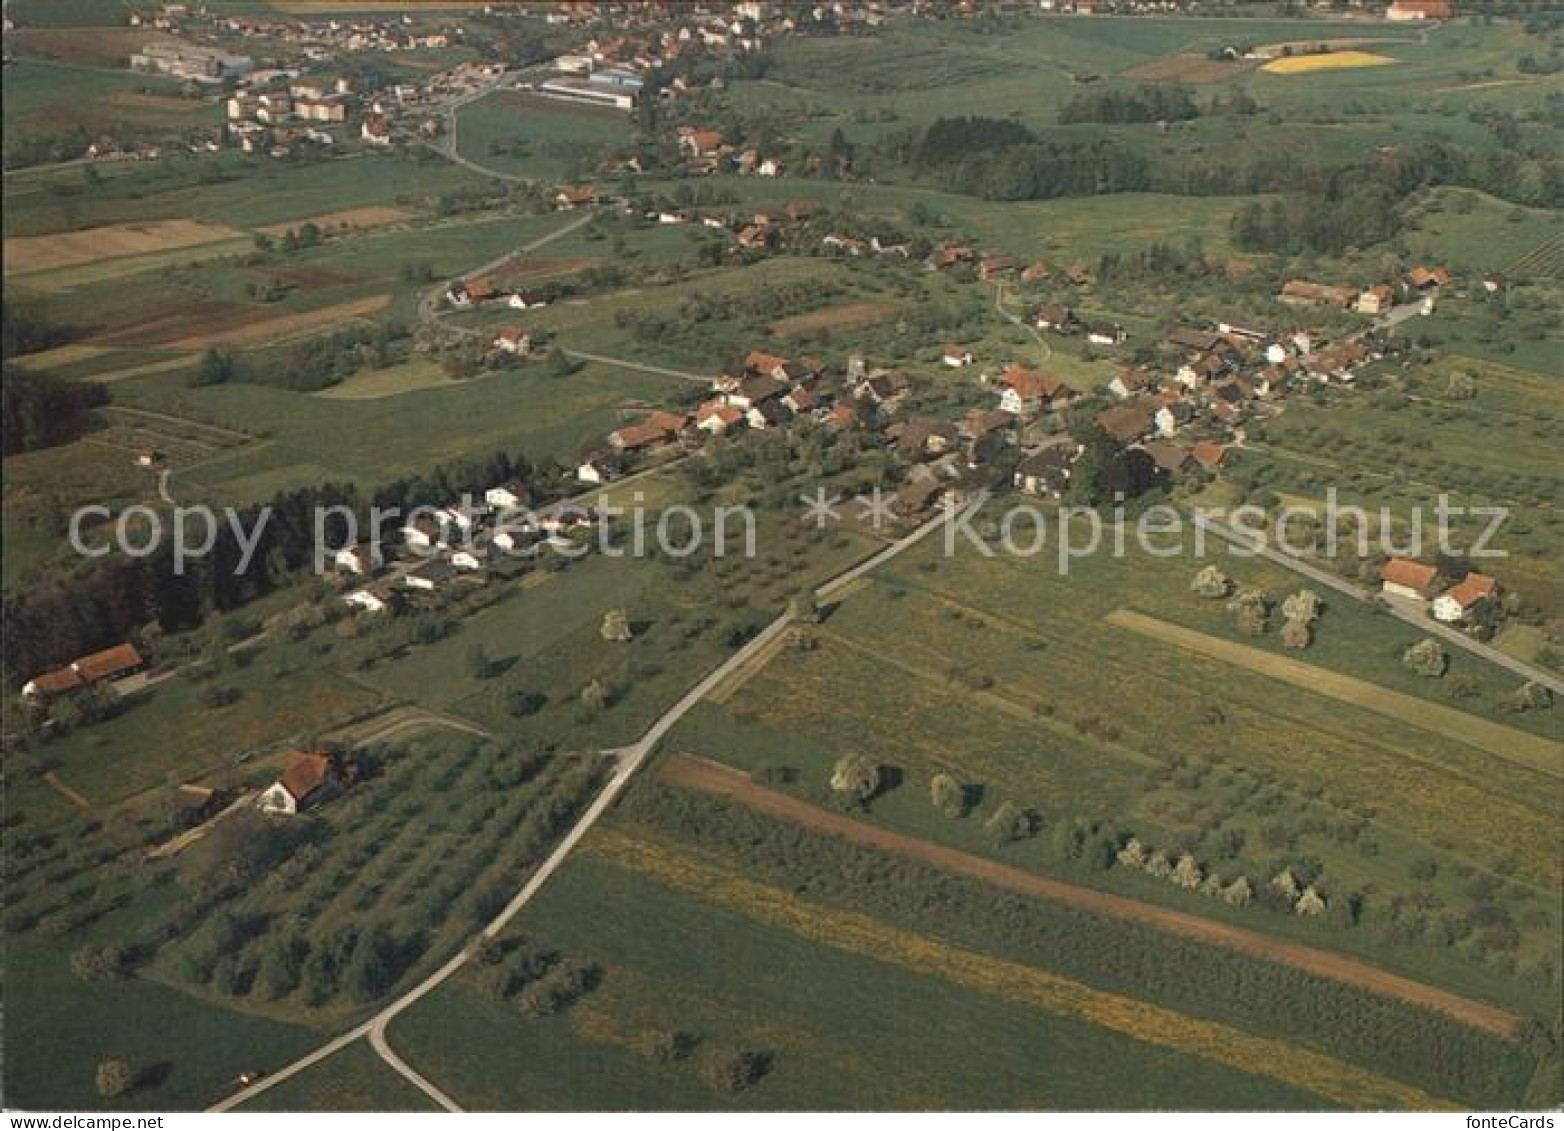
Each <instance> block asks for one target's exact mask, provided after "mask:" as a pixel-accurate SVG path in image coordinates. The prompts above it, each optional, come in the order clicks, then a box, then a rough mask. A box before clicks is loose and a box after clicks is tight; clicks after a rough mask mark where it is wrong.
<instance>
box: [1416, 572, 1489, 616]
mask: <svg viewBox="0 0 1564 1131" xmlns="http://www.w3.org/2000/svg"><path fill="white" fill-rule="evenodd" d="M1498 589H1499V583H1498V582H1497V581H1495V580H1494V579H1493V578H1491V577H1489V576H1488V575H1487V574H1483V573H1469V574H1467V575H1466V576H1465V577H1464V578H1462V579H1461V581H1460V582H1459V583H1458V584H1456V585H1454V586H1452V587H1451V588H1450V589H1448V590H1446V591H1445V592H1443V593H1441V594H1440V595H1439V596H1438V597H1435V598H1434V604H1433V610H1432V611H1433V614H1434V619H1435V620H1442V621H1444V622H1445V623H1446V624H1458V623H1459V622H1461V621H1463V620H1465V619H1466V618H1467V616H1468V615H1469V614H1470V613H1471V611H1472V609H1473V608H1474V607H1475V606H1476V605H1477V603H1478V602H1479V601H1482V600H1484V599H1486V598H1490V597H1492V596H1493V595H1494V594H1495V593H1496V592H1498Z"/></svg>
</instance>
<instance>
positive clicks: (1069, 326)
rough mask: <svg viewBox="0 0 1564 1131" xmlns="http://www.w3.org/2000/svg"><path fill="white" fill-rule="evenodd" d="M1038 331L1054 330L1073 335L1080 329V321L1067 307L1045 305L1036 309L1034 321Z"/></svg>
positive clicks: (1053, 304)
mask: <svg viewBox="0 0 1564 1131" xmlns="http://www.w3.org/2000/svg"><path fill="white" fill-rule="evenodd" d="M1035 321H1036V323H1037V328H1038V329H1039V330H1056V331H1058V332H1059V333H1061V334H1073V333H1075V331H1077V330H1078V329H1080V327H1081V320H1080V319H1079V318H1077V317H1076V316H1075V311H1073V310H1071V309H1070V308H1069V307H1068V306H1060V305H1058V304H1057V303H1045V304H1044V305H1042V306H1040V307H1038V308H1037V317H1036V319H1035Z"/></svg>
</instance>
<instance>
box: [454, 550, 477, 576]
mask: <svg viewBox="0 0 1564 1131" xmlns="http://www.w3.org/2000/svg"><path fill="white" fill-rule="evenodd" d="M451 564H452V565H453V566H455V567H456V568H457V569H465V570H468V571H472V570H476V569H482V568H483V566H484V562H483V558H481V557H480V556H479V554H478V551H476V550H457V551H456V552H455V553H454V554H452V555H451Z"/></svg>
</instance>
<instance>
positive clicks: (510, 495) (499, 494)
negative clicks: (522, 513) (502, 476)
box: [483, 479, 532, 510]
mask: <svg viewBox="0 0 1564 1131" xmlns="http://www.w3.org/2000/svg"><path fill="white" fill-rule="evenodd" d="M531 497H532V493H531V492H530V491H529V490H528V489H527V485H526V484H525V483H523V482H522V481H521V480H519V479H507V480H506V481H505V482H504V483H501V484H500V485H499V486H497V487H490V488H489V489H488V490H487V491H485V492H484V493H483V501H484V502H486V503H488V504H489V506H491V507H494V508H496V509H498V510H511V509H514V508H516V507H524V506H526V505H527V500H528V499H530V498H531Z"/></svg>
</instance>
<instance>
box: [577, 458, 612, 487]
mask: <svg viewBox="0 0 1564 1131" xmlns="http://www.w3.org/2000/svg"><path fill="white" fill-rule="evenodd" d="M618 478H619V465H618V464H616V463H615V462H614V461H612V460H611V459H609V458H608V457H607V456H603V455H595V456H588V457H587V458H586V459H584V460H582V461H581V462H580V463H579V464H577V465H576V482H578V483H594V484H603V483H608V482H611V481H612V480H614V479H618Z"/></svg>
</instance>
